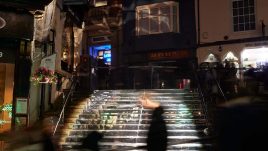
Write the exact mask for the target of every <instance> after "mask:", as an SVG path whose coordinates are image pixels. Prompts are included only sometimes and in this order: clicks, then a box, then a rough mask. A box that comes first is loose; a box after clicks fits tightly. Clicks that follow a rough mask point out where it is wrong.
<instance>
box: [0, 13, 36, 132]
mask: <svg viewBox="0 0 268 151" xmlns="http://www.w3.org/2000/svg"><path fill="white" fill-rule="evenodd" d="M0 17H1V20H2V23H3V22H4V23H5V24H3V25H2V26H1V28H0V83H1V84H0V109H1V111H0V125H1V126H0V131H8V130H10V129H11V127H13V126H14V128H15V126H27V125H28V98H29V89H30V81H29V79H30V74H31V65H32V63H31V58H30V56H31V53H30V52H31V40H32V36H33V15H32V14H30V13H28V12H26V11H17V10H5V9H3V10H1V11H0ZM15 121H16V123H15Z"/></svg>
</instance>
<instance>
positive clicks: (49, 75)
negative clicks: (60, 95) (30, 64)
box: [31, 67, 57, 84]
mask: <svg viewBox="0 0 268 151" xmlns="http://www.w3.org/2000/svg"><path fill="white" fill-rule="evenodd" d="M31 81H32V82H34V84H38V83H54V84H56V83H57V75H56V74H55V73H54V72H53V71H51V70H49V69H47V68H45V67H40V68H38V69H37V70H36V71H35V72H34V74H32V76H31Z"/></svg>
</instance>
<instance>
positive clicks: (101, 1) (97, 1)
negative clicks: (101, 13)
mask: <svg viewBox="0 0 268 151" xmlns="http://www.w3.org/2000/svg"><path fill="white" fill-rule="evenodd" d="M93 3H94V6H95V7H101V6H106V5H107V0H94V1H93Z"/></svg>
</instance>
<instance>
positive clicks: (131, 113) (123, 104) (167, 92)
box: [60, 89, 211, 151]
mask: <svg viewBox="0 0 268 151" xmlns="http://www.w3.org/2000/svg"><path fill="white" fill-rule="evenodd" d="M144 95H146V96H147V97H148V98H150V99H151V100H153V101H155V102H159V103H160V104H161V106H162V107H163V108H164V114H163V116H164V119H165V121H166V126H167V129H168V142H169V146H168V150H185V151H186V150H187V151H194V150H196V151H197V150H199V151H201V150H206V148H207V147H210V146H211V145H210V144H209V143H203V142H202V141H200V140H202V138H206V137H207V136H206V135H205V134H204V132H203V130H204V129H205V128H206V126H207V125H206V122H207V121H206V119H205V116H204V114H203V110H202V106H201V102H200V100H199V98H198V94H197V93H194V92H187V91H184V90H178V89H157V90H153V89H152V90H102V91H95V92H94V93H93V94H92V95H91V96H90V97H89V98H88V102H87V103H84V104H82V105H81V106H79V107H76V108H79V109H80V110H79V111H80V113H78V112H77V116H73V117H72V120H69V121H68V123H69V124H68V125H69V126H67V127H68V128H70V126H72V128H71V129H69V130H68V136H67V137H66V136H65V137H64V139H61V140H64V141H61V142H60V144H61V147H62V149H63V150H79V148H81V142H82V140H83V139H84V138H85V137H86V136H87V135H88V134H89V133H90V132H92V131H98V132H100V133H102V134H103V135H104V138H103V139H102V140H101V141H100V147H101V149H103V150H105V149H115V150H116V149H120V150H124V149H125V150H127V149H132V150H133V149H134V150H142V149H135V148H134V147H137V146H144V145H146V138H147V132H148V128H149V124H150V121H151V115H152V110H151V109H145V108H143V107H142V105H141V103H140V101H139V98H140V97H141V96H144ZM70 122H73V124H70ZM182 142H183V143H182Z"/></svg>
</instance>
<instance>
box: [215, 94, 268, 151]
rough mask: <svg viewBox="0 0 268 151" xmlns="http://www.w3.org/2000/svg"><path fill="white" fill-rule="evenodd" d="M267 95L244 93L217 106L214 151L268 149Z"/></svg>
mask: <svg viewBox="0 0 268 151" xmlns="http://www.w3.org/2000/svg"><path fill="white" fill-rule="evenodd" d="M267 99H268V97H267V96H265V97H254V96H244V97H239V98H236V99H232V100H230V101H228V102H225V103H223V104H221V105H219V106H218V108H217V110H215V111H216V113H215V114H216V116H215V120H216V125H215V128H216V132H217V133H218V135H217V148H218V149H217V151H264V150H268V146H267V143H268V141H267V139H265V138H266V137H267V136H268V129H267V127H268V120H267V119H268V103H267Z"/></svg>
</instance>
